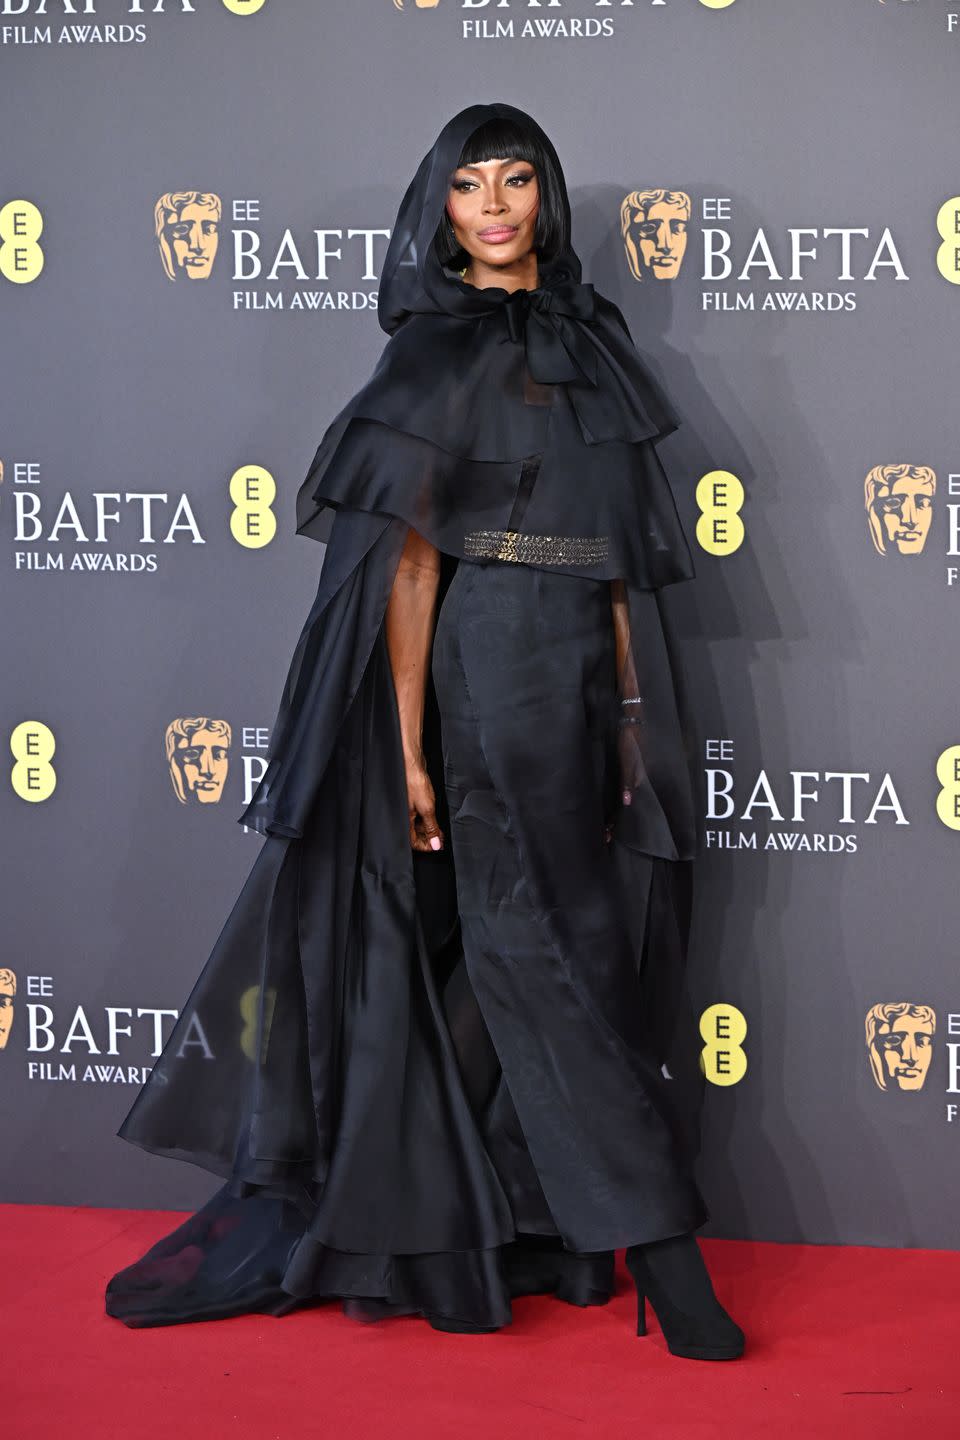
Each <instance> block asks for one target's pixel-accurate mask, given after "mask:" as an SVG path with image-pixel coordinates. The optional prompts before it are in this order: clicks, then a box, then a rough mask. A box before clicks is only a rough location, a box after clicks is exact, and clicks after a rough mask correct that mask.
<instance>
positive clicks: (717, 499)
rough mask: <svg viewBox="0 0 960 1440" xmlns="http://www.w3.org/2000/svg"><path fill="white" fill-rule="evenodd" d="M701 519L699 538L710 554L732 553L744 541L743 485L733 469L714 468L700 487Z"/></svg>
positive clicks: (698, 496) (705, 476)
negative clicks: (732, 471)
mask: <svg viewBox="0 0 960 1440" xmlns="http://www.w3.org/2000/svg"><path fill="white" fill-rule="evenodd" d="M696 499H697V506H698V508H699V510H700V519H699V520H698V521H697V540H698V541H699V543H700V546H701V548H702V549H704V550H706V551H707V552H708V554H710V555H732V554H733V552H734V550H739V549H740V546H741V545H742V544H743V536H744V528H743V521H742V520H741V519H740V508H741V506H742V505H743V501H744V490H743V485H742V484H741V482H740V481H739V480H738V479H737V477H736V475H733V474H731V472H730V471H729V470H710V471H708V472H707V474H706V475H704V476H703V477H702V478H701V480H700V483H699V484H698V485H697V490H696Z"/></svg>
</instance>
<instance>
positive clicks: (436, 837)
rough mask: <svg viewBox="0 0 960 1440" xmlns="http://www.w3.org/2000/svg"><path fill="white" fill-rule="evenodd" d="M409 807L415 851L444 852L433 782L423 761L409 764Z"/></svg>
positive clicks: (411, 842) (411, 840)
mask: <svg viewBox="0 0 960 1440" xmlns="http://www.w3.org/2000/svg"><path fill="white" fill-rule="evenodd" d="M407 807H408V813H409V816H410V844H411V845H412V846H413V848H414V850H442V848H443V831H442V830H441V829H440V826H439V825H438V824H437V802H436V796H435V795H434V793H433V782H432V781H431V779H430V776H429V774H428V772H427V767H426V765H425V764H424V763H423V761H422V760H414V761H408V762H407Z"/></svg>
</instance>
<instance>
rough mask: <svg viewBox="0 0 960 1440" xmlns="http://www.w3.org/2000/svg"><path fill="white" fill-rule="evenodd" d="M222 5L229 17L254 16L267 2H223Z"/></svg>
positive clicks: (228, 0)
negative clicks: (229, 14)
mask: <svg viewBox="0 0 960 1440" xmlns="http://www.w3.org/2000/svg"><path fill="white" fill-rule="evenodd" d="M223 3H224V5H225V6H226V7H227V9H228V10H229V11H230V13H231V15H256V13H257V11H258V10H262V9H263V7H264V5H266V3H267V0H223Z"/></svg>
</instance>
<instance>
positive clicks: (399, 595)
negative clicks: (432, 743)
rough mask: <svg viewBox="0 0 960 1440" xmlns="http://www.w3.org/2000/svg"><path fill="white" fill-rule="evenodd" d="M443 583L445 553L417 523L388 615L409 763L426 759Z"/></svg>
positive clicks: (389, 645) (409, 537)
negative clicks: (426, 719)
mask: <svg viewBox="0 0 960 1440" xmlns="http://www.w3.org/2000/svg"><path fill="white" fill-rule="evenodd" d="M439 583H440V554H439V551H437V549H436V548H435V547H434V546H433V545H431V544H430V542H429V541H427V540H424V539H423V537H422V536H421V535H420V534H418V532H417V531H416V530H414V529H413V528H412V527H411V529H410V530H409V532H408V534H407V540H406V544H405V545H404V549H403V554H402V555H401V557H400V563H399V565H398V566H397V573H396V576H395V577H394V582H393V589H392V590H391V592H390V598H389V600H388V601H387V610H386V617H385V626H386V637H387V650H388V652H389V655H390V668H391V670H392V672H393V685H394V689H395V691H396V694H397V708H398V710H399V713H400V734H401V737H402V740H403V754H404V759H405V760H406V762H407V763H408V764H417V763H420V762H421V761H422V758H423V748H422V747H423V712H424V701H425V698H426V689H427V668H428V666H429V664H430V645H431V640H432V637H433V616H434V610H435V608H436V602H437V589H438V586H439Z"/></svg>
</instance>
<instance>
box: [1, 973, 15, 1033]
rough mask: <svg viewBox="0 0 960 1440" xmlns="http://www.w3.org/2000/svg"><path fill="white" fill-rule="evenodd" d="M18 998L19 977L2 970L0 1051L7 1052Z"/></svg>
mask: <svg viewBox="0 0 960 1440" xmlns="http://www.w3.org/2000/svg"><path fill="white" fill-rule="evenodd" d="M16 998H17V977H16V975H14V973H13V971H12V970H0V1050H6V1048H7V1041H8V1040H9V1039H10V1030H11V1027H12V1026H13V1002H14V1000H16Z"/></svg>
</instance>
